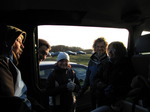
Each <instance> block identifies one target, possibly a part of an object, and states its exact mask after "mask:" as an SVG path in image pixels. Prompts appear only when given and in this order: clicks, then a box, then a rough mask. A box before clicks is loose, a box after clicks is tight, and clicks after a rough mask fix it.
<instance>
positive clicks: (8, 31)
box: [0, 25, 26, 56]
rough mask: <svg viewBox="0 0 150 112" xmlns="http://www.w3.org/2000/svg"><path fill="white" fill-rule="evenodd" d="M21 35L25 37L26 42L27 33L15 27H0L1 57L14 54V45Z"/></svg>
mask: <svg viewBox="0 0 150 112" xmlns="http://www.w3.org/2000/svg"><path fill="white" fill-rule="evenodd" d="M20 34H22V35H23V36H24V40H25V38H26V32H24V31H22V30H21V29H19V28H16V27H14V26H9V25H0V36H1V40H0V55H6V56H10V55H11V54H12V53H11V49H12V45H13V44H14V42H15V40H16V39H17V38H18V36H19V35H20ZM24 40H23V41H24Z"/></svg>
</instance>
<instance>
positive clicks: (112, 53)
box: [108, 46, 116, 59]
mask: <svg viewBox="0 0 150 112" xmlns="http://www.w3.org/2000/svg"><path fill="white" fill-rule="evenodd" d="M115 51H116V50H115V49H114V48H113V46H109V48H108V56H109V58H110V59H114V58H115Z"/></svg>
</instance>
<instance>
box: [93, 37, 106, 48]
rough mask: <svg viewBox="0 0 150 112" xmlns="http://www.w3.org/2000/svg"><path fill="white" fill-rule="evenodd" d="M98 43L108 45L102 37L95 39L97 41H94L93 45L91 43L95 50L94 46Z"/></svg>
mask: <svg viewBox="0 0 150 112" xmlns="http://www.w3.org/2000/svg"><path fill="white" fill-rule="evenodd" d="M100 42H104V43H105V46H107V45H108V43H107V41H106V40H105V38H104V37H99V38H97V39H96V40H95V41H94V43H93V48H95V47H96V44H97V43H100Z"/></svg>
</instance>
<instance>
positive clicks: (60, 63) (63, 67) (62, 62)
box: [57, 59, 68, 69]
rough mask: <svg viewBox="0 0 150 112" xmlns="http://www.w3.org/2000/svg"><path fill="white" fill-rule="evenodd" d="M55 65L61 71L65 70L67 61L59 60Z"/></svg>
mask: <svg viewBox="0 0 150 112" xmlns="http://www.w3.org/2000/svg"><path fill="white" fill-rule="evenodd" d="M57 65H58V66H59V67H60V68H61V69H67V68H68V60H66V59H62V60H60V61H58V62H57Z"/></svg>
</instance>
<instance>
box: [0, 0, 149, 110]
mask: <svg viewBox="0 0 150 112" xmlns="http://www.w3.org/2000/svg"><path fill="white" fill-rule="evenodd" d="M0 6H1V7H0V14H1V19H0V24H7V25H12V26H16V27H18V28H20V29H22V30H24V31H26V32H27V39H26V42H25V45H24V46H25V48H24V52H23V54H22V56H21V59H20V63H19V69H20V70H21V73H22V78H23V80H24V82H25V83H26V85H27V87H28V94H29V95H30V96H32V97H34V98H35V99H37V100H38V101H39V102H40V103H41V104H42V105H43V106H45V107H46V103H45V102H46V99H45V97H44V95H43V92H42V90H41V89H40V87H39V85H40V78H39V63H38V60H37V57H38V30H37V28H38V26H40V25H70V26H88V27H90V26H91V27H107V28H123V29H126V30H128V32H129V35H128V44H127V50H128V56H129V57H130V58H131V59H132V62H133V65H134V68H135V70H136V73H137V74H139V75H142V76H144V77H145V78H146V79H147V80H150V34H145V35H142V33H143V32H148V33H149V32H150V1H149V0H104V1H101V0H94V1H93V0H71V1H68V0H59V1H52V0H44V1H42V0H38V1H37V0H21V1H20V0H2V1H1V2H0ZM1 38H3V37H1ZM120 38H121V37H120ZM8 102H9V103H8ZM0 104H1V107H0V111H2V110H3V111H5V112H6V111H9V110H10V109H11V110H13V111H15V112H26V109H25V108H26V107H25V105H24V104H23V102H21V101H20V100H19V99H18V98H16V97H10V98H9V97H0ZM132 107H133V104H132V103H130V102H127V101H125V102H124V110H123V112H133V108H132ZM134 107H135V109H134V110H135V111H134V112H148V109H145V108H143V107H142V106H139V105H137V106H134ZM81 112H89V110H82V111H81Z"/></svg>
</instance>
